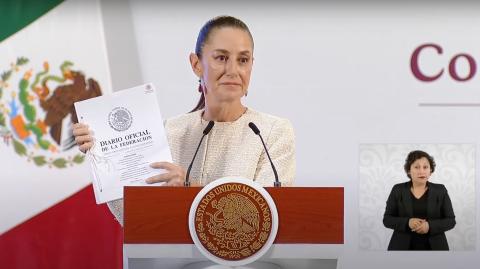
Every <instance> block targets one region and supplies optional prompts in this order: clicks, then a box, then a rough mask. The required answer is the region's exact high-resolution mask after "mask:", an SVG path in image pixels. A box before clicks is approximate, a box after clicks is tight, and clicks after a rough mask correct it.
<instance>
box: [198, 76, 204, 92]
mask: <svg viewBox="0 0 480 269" xmlns="http://www.w3.org/2000/svg"><path fill="white" fill-rule="evenodd" d="M198 92H203V89H202V80H201V79H198Z"/></svg>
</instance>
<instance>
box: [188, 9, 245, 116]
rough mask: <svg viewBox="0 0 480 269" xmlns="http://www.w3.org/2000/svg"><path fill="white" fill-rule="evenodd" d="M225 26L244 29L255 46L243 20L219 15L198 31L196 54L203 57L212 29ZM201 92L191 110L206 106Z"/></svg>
mask: <svg viewBox="0 0 480 269" xmlns="http://www.w3.org/2000/svg"><path fill="white" fill-rule="evenodd" d="M223 27H232V28H237V29H241V30H244V31H245V32H247V33H248V35H249V36H250V39H251V40H252V46H253V36H252V33H250V30H249V29H248V26H247V25H246V24H245V23H244V22H243V21H241V20H239V19H237V18H235V17H232V16H218V17H215V18H213V19H211V20H209V21H207V23H205V25H203V26H202V28H201V29H200V32H199V33H198V37H197V43H196V45H195V54H197V56H198V58H199V59H201V58H202V50H203V47H204V46H205V43H207V41H208V38H209V37H210V34H211V33H212V30H215V29H219V28H223ZM200 94H201V96H200V99H199V100H198V103H197V105H196V106H195V108H194V109H192V111H190V112H195V111H197V110H201V109H203V108H204V107H205V96H204V93H203V92H201V93H200Z"/></svg>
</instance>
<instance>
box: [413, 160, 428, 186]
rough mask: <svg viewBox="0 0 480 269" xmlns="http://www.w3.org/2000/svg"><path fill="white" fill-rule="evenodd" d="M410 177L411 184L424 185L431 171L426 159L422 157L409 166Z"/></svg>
mask: <svg viewBox="0 0 480 269" xmlns="http://www.w3.org/2000/svg"><path fill="white" fill-rule="evenodd" d="M409 174H410V177H411V178H412V182H413V183H422V184H425V183H426V182H427V181H428V179H429V178H430V175H431V174H432V173H431V170H430V163H429V162H428V159H427V158H425V157H422V158H420V159H417V160H415V161H414V162H413V163H412V165H411V166H410V172H409Z"/></svg>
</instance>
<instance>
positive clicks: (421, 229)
mask: <svg viewBox="0 0 480 269" xmlns="http://www.w3.org/2000/svg"><path fill="white" fill-rule="evenodd" d="M429 230H430V225H429V224H428V221H426V220H423V222H422V224H421V225H420V226H419V227H417V228H416V229H415V230H414V232H416V233H418V234H426V233H428V231H429Z"/></svg>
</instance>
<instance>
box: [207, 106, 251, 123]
mask: <svg viewBox="0 0 480 269" xmlns="http://www.w3.org/2000/svg"><path fill="white" fill-rule="evenodd" d="M246 111H247V108H246V107H245V106H243V105H242V103H237V104H231V103H229V104H223V105H218V106H213V105H208V104H206V106H205V112H204V113H203V119H204V120H206V121H211V120H213V121H217V122H232V121H236V120H237V119H238V118H240V117H241V116H242V115H243V114H244V113H245V112H246Z"/></svg>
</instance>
